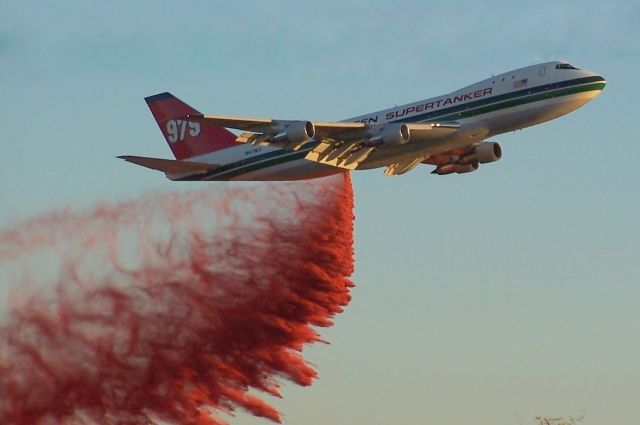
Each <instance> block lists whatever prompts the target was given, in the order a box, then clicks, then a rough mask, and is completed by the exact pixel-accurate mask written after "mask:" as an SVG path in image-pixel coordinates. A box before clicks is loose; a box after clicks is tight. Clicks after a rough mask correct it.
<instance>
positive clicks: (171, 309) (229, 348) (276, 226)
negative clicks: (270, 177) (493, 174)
mask: <svg viewBox="0 0 640 425" xmlns="http://www.w3.org/2000/svg"><path fill="white" fill-rule="evenodd" d="M352 195H353V194H352V189H351V182H350V180H349V175H348V174H345V175H344V176H338V177H331V178H327V179H322V180H320V181H315V182H307V183H296V184H284V185H261V186H256V187H254V188H250V189H229V190H222V191H215V190H213V191H212V190H209V189H207V190H201V191H193V192H180V193H171V194H165V195H154V196H147V197H144V198H143V199H139V200H132V201H129V202H123V203H120V204H116V205H102V206H98V207H96V208H95V209H93V210H92V211H90V212H87V213H76V212H70V211H62V212H59V213H55V214H50V215H47V216H43V217H39V218H35V219H32V220H29V221H26V222H23V223H18V224H16V225H14V226H12V227H11V228H9V229H6V230H0V268H2V267H3V266H6V265H8V264H9V265H12V266H15V264H22V263H21V262H24V263H27V264H30V266H29V267H24V268H22V269H20V270H19V272H18V273H14V274H15V275H16V278H15V279H17V281H16V282H10V283H11V284H12V286H20V287H22V288H24V287H26V288H30V289H20V290H18V291H14V292H13V293H12V297H11V312H10V313H8V314H7V319H6V320H5V321H4V322H3V323H2V324H1V325H0V326H1V328H0V423H1V424H3V425H49V424H135V425H139V424H154V423H164V424H198V425H205V424H221V423H225V422H224V421H223V420H222V419H220V418H219V417H217V416H214V414H215V413H219V412H225V413H230V414H233V412H234V411H235V410H236V409H243V410H245V411H247V412H249V413H251V414H253V415H256V416H261V417H265V418H268V419H270V420H272V421H275V422H279V421H280V420H281V416H280V413H279V412H278V411H277V410H275V409H274V408H273V407H271V406H270V405H269V404H267V403H266V402H265V401H263V400H262V399H261V398H258V397H256V396H254V395H252V394H251V393H249V392H248V390H250V389H254V390H260V391H262V392H264V393H267V394H270V395H273V396H276V397H279V382H280V381H281V380H282V379H286V380H289V381H292V382H294V383H296V384H298V385H310V384H311V383H312V381H313V379H314V377H315V376H316V372H315V371H314V370H313V369H312V368H311V366H310V365H309V364H308V363H306V361H305V360H304V359H303V357H302V349H303V346H304V345H305V344H310V343H313V342H316V341H320V338H319V335H318V334H317V333H316V331H315V330H314V329H313V327H314V326H319V327H326V326H330V325H331V324H332V319H333V317H334V315H335V314H337V313H339V312H341V311H342V310H343V308H344V307H345V306H346V305H347V304H348V302H349V300H350V295H349V290H350V288H351V287H352V282H351V280H350V279H349V276H350V275H351V274H352V272H353V268H354V264H353V232H352V230H353V218H354V217H353V197H352ZM34 258H38V259H41V260H38V261H37V262H36V263H35V264H33V259H34ZM53 260H57V263H56V264H54V265H51V264H52V263H55V261H53ZM45 263H46V264H47V267H48V268H51V269H53V270H54V271H52V272H49V271H48V272H47V273H48V274H46V276H48V277H49V279H51V282H50V283H48V284H47V285H46V287H47V288H54V289H51V290H49V291H44V290H42V288H40V289H38V288H39V287H38V285H37V284H38V282H37V280H38V279H44V278H43V277H42V276H39V274H40V275H41V274H42V273H37V270H38V269H39V268H40V267H43V266H42V265H43V264H45ZM46 276H45V277H46ZM13 284H16V285H13ZM252 393H255V392H254V391H252Z"/></svg>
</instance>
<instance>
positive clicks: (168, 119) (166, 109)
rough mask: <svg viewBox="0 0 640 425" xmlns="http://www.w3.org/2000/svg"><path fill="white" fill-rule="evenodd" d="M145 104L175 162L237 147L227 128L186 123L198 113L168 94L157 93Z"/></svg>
mask: <svg viewBox="0 0 640 425" xmlns="http://www.w3.org/2000/svg"><path fill="white" fill-rule="evenodd" d="M145 101H146V102H147V105H149V109H151V113H152V114H153V116H154V118H155V119H156V122H157V123H158V126H159V127H160V131H162V134H163V135H164V137H165V139H166V140H167V143H168V144H169V147H170V148H171V151H172V152H173V155H174V156H175V158H176V159H188V158H192V157H194V156H198V155H203V154H206V153H209V152H215V151H218V150H221V149H226V148H230V147H232V146H237V143H236V142H235V140H236V136H235V135H234V134H233V133H231V132H230V131H229V130H227V129H226V128H224V127H218V126H215V125H211V124H204V123H196V122H190V121H188V120H187V119H186V118H185V117H186V116H187V115H197V114H200V112H198V111H197V110H196V109H194V108H193V107H191V106H189V105H187V104H186V103H184V102H183V101H181V100H180V99H178V98H177V97H175V96H173V95H172V94H171V93H160V94H157V95H155V96H151V97H147V98H145Z"/></svg>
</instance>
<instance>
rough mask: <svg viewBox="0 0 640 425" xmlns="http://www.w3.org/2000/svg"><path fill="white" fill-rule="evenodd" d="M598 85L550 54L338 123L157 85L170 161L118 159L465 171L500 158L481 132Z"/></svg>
mask: <svg viewBox="0 0 640 425" xmlns="http://www.w3.org/2000/svg"><path fill="white" fill-rule="evenodd" d="M605 85H606V80H605V79H604V78H603V77H601V76H600V75H598V74H596V73H593V72H590V71H585V70H581V69H578V68H576V67H574V66H572V65H570V64H569V63H566V62H561V61H553V62H546V63H541V64H537V65H532V66H527V67H524V68H520V69H516V70H513V71H509V72H506V73H504V74H500V75H495V76H492V77H491V78H487V79H484V80H482V81H480V82H477V83H475V84H471V85H469V86H466V87H464V88H462V89H460V90H456V91H454V92H451V93H448V94H445V95H442V96H437V97H434V98H430V99H426V100H421V101H418V102H413V103H408V104H405V105H401V106H394V107H393V108H389V109H385V110H382V111H378V112H373V113H370V114H366V115H360V116H357V117H353V118H350V119H347V120H344V121H338V122H326V121H305V120H279V119H264V118H246V117H236V116H222V115H205V114H202V113H201V112H199V111H197V110H196V109H194V108H193V107H191V106H189V105H187V104H186V103H184V102H182V101H181V100H180V99H178V98H176V97H175V96H173V95H172V94H170V93H167V92H165V93H160V94H157V95H154V96H150V97H147V98H145V100H146V103H147V105H148V107H149V109H150V110H151V113H152V114H153V116H154V118H155V120H156V121H157V123H158V126H159V127H160V130H161V131H162V134H163V135H164V137H165V139H166V141H167V143H168V144H169V147H170V148H171V151H172V152H173V155H174V156H175V160H169V159H159V158H147V157H140V156H131V155H125V156H120V157H118V158H122V159H124V160H126V161H129V162H132V163H134V164H137V165H141V166H143V167H147V168H151V169H154V170H158V171H162V172H164V173H165V175H166V176H167V178H169V179H170V180H178V181H181V180H182V181H194V180H216V181H220V180H264V181H278V180H305V179H312V178H318V177H324V176H328V175H331V174H337V173H342V172H346V171H352V170H368V169H372V168H382V167H384V174H385V175H388V176H392V175H401V174H404V173H406V172H408V171H411V170H413V169H414V168H416V167H417V166H418V165H421V164H427V165H432V166H435V168H434V169H433V171H432V174H437V175H447V174H452V173H457V174H465V173H469V172H472V171H476V170H477V169H478V167H479V164H486V163H491V162H494V161H497V160H499V159H500V158H501V157H502V148H501V146H500V145H499V144H498V143H497V142H495V141H488V140H487V139H489V138H490V137H493V136H495V135H498V134H502V133H506V132H509V131H514V130H518V129H522V128H525V127H530V126H533V125H536V124H540V123H542V122H545V121H549V120H552V119H555V118H558V117H560V116H562V115H565V114H568V113H569V112H572V111H574V110H575V109H578V108H579V107H581V106H583V105H584V104H586V103H587V102H589V101H590V100H592V99H593V98H595V97H596V96H597V95H599V94H600V93H601V92H602V90H603V89H604V87H605ZM229 129H233V130H236V132H238V133H240V132H241V134H239V135H236V134H235V133H233V132H231V131H229Z"/></svg>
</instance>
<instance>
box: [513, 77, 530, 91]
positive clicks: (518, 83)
mask: <svg viewBox="0 0 640 425" xmlns="http://www.w3.org/2000/svg"><path fill="white" fill-rule="evenodd" d="M528 81H529V79H528V78H525V79H524V80H518V81H514V82H513V88H514V89H521V88H523V87H527V82H528Z"/></svg>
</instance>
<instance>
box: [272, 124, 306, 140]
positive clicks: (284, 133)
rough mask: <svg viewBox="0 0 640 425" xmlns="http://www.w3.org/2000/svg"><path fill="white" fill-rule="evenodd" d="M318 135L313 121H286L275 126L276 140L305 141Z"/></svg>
mask: <svg viewBox="0 0 640 425" xmlns="http://www.w3.org/2000/svg"><path fill="white" fill-rule="evenodd" d="M314 137H316V129H315V127H314V126H313V123H312V122H311V121H284V122H282V123H281V124H279V125H277V126H276V127H275V134H274V135H273V136H271V139H272V140H273V141H274V142H289V143H294V144H297V143H304V142H307V141H309V140H312V139H313V138H314Z"/></svg>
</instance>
